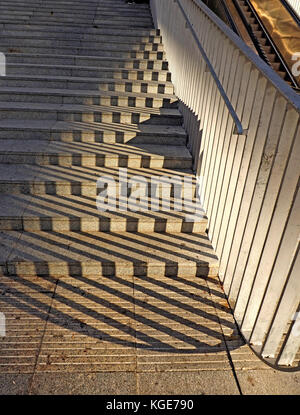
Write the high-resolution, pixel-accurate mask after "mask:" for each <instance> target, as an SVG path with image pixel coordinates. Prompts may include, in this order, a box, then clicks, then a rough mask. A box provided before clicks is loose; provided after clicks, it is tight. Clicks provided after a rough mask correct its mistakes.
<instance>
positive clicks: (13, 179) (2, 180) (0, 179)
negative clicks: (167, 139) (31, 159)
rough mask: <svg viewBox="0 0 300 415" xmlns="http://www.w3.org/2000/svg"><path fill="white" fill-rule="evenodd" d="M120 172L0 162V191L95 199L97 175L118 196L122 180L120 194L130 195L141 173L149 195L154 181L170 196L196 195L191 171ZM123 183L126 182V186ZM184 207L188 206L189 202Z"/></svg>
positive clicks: (3, 192) (132, 169) (117, 170)
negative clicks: (111, 182)
mask: <svg viewBox="0 0 300 415" xmlns="http://www.w3.org/2000/svg"><path fill="white" fill-rule="evenodd" d="M122 172H123V170H122V169H120V168H119V167H97V166H96V167H94V168H89V167H81V166H76V167H75V166H73V168H72V169H69V168H68V167H64V166H55V165H53V166H51V165H48V166H38V165H31V164H28V165H27V164H22V165H21V164H0V194H1V195H4V194H5V195H20V194H31V195H46V194H47V195H60V196H72V195H74V196H86V197H92V198H95V197H96V195H97V194H98V191H97V186H96V183H97V180H98V179H99V178H100V177H104V176H106V177H107V176H109V177H111V178H112V179H113V180H114V181H115V186H116V189H117V194H118V195H119V191H120V183H122V184H121V187H122V193H121V194H122V195H123V196H124V194H125V196H126V195H127V196H129V195H130V188H131V187H130V186H131V185H130V181H131V180H137V176H139V177H140V176H142V177H143V178H144V179H145V180H146V182H147V189H148V195H151V194H152V192H151V187H153V186H154V185H155V184H156V183H157V181H159V186H160V188H161V189H164V191H165V192H167V193H165V195H171V196H172V198H173V197H174V196H175V197H183V196H184V195H185V193H184V192H185V191H186V192H187V193H186V194H187V196H188V195H189V194H190V193H188V192H192V196H190V198H192V197H194V196H195V195H196V178H195V175H194V173H193V171H192V170H183V169H173V170H170V169H164V168H161V169H156V170H152V169H150V168H139V169H135V168H128V169H126V175H125V174H123V173H122ZM125 179H126V180H125ZM124 182H126V183H128V184H127V185H126V184H124ZM124 186H125V190H124ZM127 189H128V190H127ZM185 189H186V190H185ZM190 189H192V190H190ZM160 196H162V195H160ZM1 198H2V196H1ZM1 200H3V199H1ZM173 201H174V200H172V203H173ZM186 206H187V207H188V205H186Z"/></svg>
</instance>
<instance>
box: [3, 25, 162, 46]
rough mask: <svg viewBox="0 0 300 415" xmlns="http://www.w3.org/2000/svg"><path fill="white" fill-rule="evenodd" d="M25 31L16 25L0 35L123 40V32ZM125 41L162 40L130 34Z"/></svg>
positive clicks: (149, 41)
mask: <svg viewBox="0 0 300 415" xmlns="http://www.w3.org/2000/svg"><path fill="white" fill-rule="evenodd" d="M26 29H27V30H25V29H24V28H23V27H20V28H19V27H18V26H17V25H16V26H15V27H14V29H5V30H1V31H0V34H1V36H3V37H10V38H12V37H21V36H23V37H27V38H31V39H35V38H40V37H42V38H43V37H45V36H47V35H48V36H49V38H50V37H51V38H52V39H61V40H68V39H74V40H84V41H90V42H91V41H93V42H97V41H98V42H100V41H101V42H104V41H105V42H118V41H121V40H124V36H125V34H124V31H119V32H120V33H115V31H114V30H110V31H109V30H97V29H93V30H90V31H88V30H86V31H85V32H82V31H78V32H74V31H73V30H72V29H71V30H68V31H67V30H65V31H62V30H60V31H53V30H52V31H51V35H49V28H44V27H42V28H39V29H36V28H35V27H27V28H26ZM126 41H127V42H128V43H132V42H141V43H154V44H161V43H162V39H161V36H153V35H143V34H141V35H138V34H137V35H134V34H132V33H130V34H126Z"/></svg>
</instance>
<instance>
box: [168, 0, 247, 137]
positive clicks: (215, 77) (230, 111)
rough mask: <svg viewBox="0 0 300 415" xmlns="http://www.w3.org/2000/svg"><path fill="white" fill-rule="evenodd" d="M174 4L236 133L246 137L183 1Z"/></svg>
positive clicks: (179, 0)
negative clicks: (211, 78)
mask: <svg viewBox="0 0 300 415" xmlns="http://www.w3.org/2000/svg"><path fill="white" fill-rule="evenodd" d="M174 3H177V4H178V6H179V8H180V11H181V13H182V14H183V16H184V18H185V20H186V25H187V27H188V28H189V29H190V31H191V33H192V35H193V38H194V40H195V41H196V43H197V46H198V48H199V50H200V52H201V55H202V57H203V59H204V60H205V63H206V65H207V67H208V69H209V71H210V73H211V75H212V77H213V79H214V81H215V83H216V85H217V87H218V89H219V92H220V94H221V96H222V98H223V100H224V102H225V104H226V106H227V108H228V111H229V113H230V115H231V117H232V118H233V121H234V123H235V126H236V131H235V132H236V134H244V135H245V134H246V133H247V130H245V129H244V128H243V126H242V123H241V121H240V120H239V117H238V115H237V113H236V112H235V110H234V108H233V106H232V105H231V102H230V100H229V98H228V96H227V95H226V92H225V91H224V88H223V86H222V84H221V82H220V81H219V78H218V76H217V74H216V72H215V70H214V68H213V66H212V64H211V63H210V60H209V59H208V57H207V55H206V53H205V51H204V49H203V47H202V45H201V43H200V41H199V39H198V36H197V34H196V32H195V30H194V27H193V25H192V23H191V22H190V20H189V18H188V16H187V14H186V12H185V10H184V8H183V6H182V3H181V0H174Z"/></svg>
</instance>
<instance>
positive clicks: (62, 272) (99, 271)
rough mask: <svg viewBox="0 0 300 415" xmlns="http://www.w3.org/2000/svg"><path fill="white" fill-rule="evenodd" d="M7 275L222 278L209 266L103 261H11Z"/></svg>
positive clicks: (6, 266) (5, 270) (4, 268)
mask: <svg viewBox="0 0 300 415" xmlns="http://www.w3.org/2000/svg"><path fill="white" fill-rule="evenodd" d="M2 270H3V271H4V272H3V274H4V275H22V276H24V277H25V276H31V277H35V276H40V277H55V278H64V277H70V276H83V277H91V276H92V277H93V278H94V277H95V275H97V276H99V277H100V276H106V277H109V276H111V277H112V276H115V277H125V276H133V275H134V276H148V277H155V278H158V277H160V276H161V277H165V276H169V277H175V276H178V277H182V278H191V277H201V276H216V275H218V269H217V267H208V266H205V265H203V264H199V265H197V264H195V265H194V266H192V265H182V264H172V265H165V264H162V265H161V266H159V265H156V264H155V265H154V264H153V265H152V264H150V263H148V264H147V265H145V264H132V263H129V262H128V263H126V264H124V263H123V264H119V263H106V264H105V263H101V262H100V261H89V262H80V261H78V262H73V263H72V262H70V263H66V262H63V261H62V262H59V261H57V262H42V261H40V262H30V261H27V262H18V263H12V262H8V263H7V264H6V265H5V266H4V264H2Z"/></svg>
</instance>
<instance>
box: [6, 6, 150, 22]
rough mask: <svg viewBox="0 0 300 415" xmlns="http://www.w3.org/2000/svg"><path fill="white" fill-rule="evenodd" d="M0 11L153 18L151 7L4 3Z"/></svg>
mask: <svg viewBox="0 0 300 415" xmlns="http://www.w3.org/2000/svg"><path fill="white" fill-rule="evenodd" d="M0 12H2V13H5V12H7V13H9V14H12V15H19V14H21V15H33V14H34V15H35V16H48V15H50V16H53V17H55V16H65V15H66V14H68V15H71V16H73V15H74V16H77V15H78V16H81V17H82V15H83V14H84V16H85V17H91V18H93V17H94V16H96V17H100V16H103V15H104V16H111V17H114V16H116V17H117V16H131V17H135V16H137V17H140V18H143V19H148V20H149V19H151V17H150V12H149V9H140V8H132V9H128V8H121V7H118V8H117V9H116V10H111V9H109V8H104V7H103V8H98V9H97V11H96V12H95V9H83V8H78V7H77V6H75V7H73V6H72V9H70V7H66V6H61V5H55V6H52V7H51V6H49V4H45V5H38V6H36V7H34V6H27V7H26V6H22V5H17V4H16V5H15V3H14V6H12V5H11V4H9V5H7V6H5V5H4V4H3V3H1V5H0ZM52 13H53V14H52Z"/></svg>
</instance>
